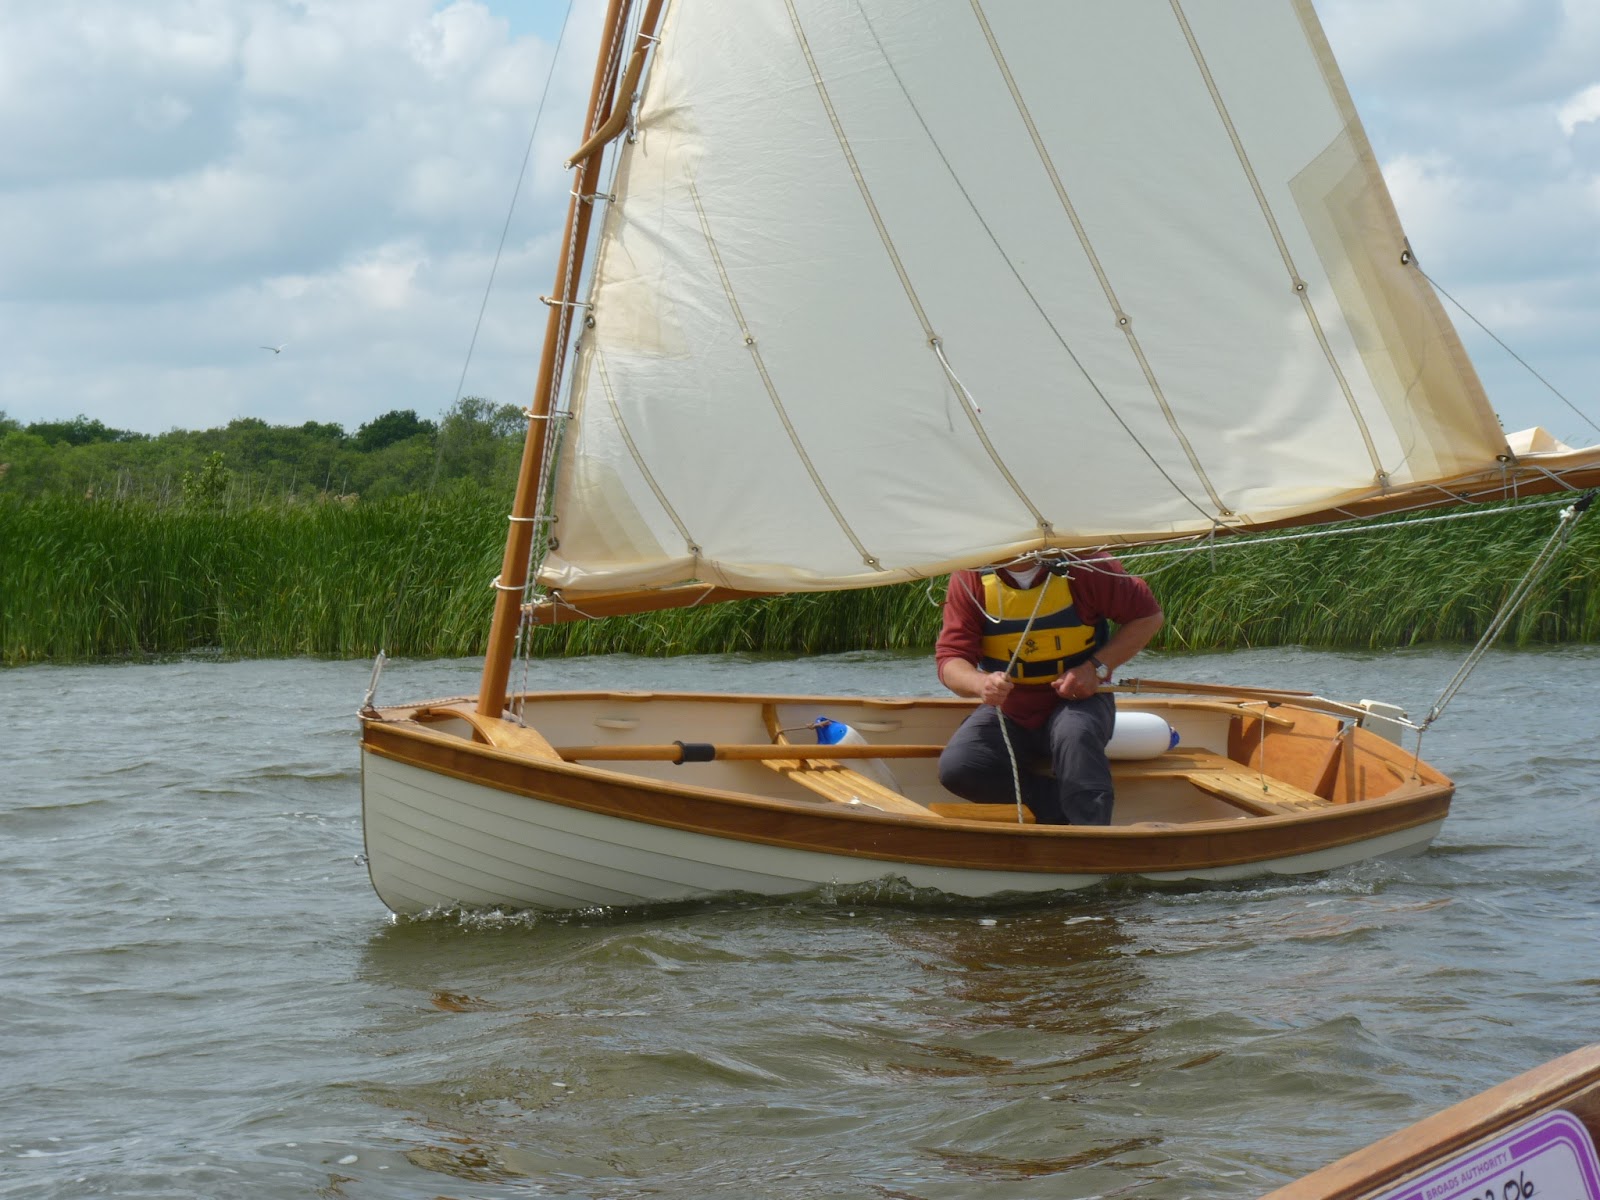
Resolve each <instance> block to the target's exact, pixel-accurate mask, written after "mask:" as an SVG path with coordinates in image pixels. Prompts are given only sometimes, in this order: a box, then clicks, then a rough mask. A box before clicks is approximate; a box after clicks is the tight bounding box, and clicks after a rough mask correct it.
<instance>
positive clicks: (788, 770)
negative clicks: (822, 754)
mask: <svg viewBox="0 0 1600 1200" xmlns="http://www.w3.org/2000/svg"><path fill="white" fill-rule="evenodd" d="M761 718H762V720H763V721H764V722H765V723H766V726H767V732H768V733H769V734H770V735H771V736H772V741H773V748H774V749H776V748H778V747H784V748H786V749H805V750H813V749H822V750H840V749H844V747H841V746H822V747H813V746H805V747H794V746H791V744H790V742H789V735H788V734H786V733H784V732H783V729H782V727H781V726H780V725H779V724H778V712H777V709H776V708H774V707H773V706H772V705H770V704H763V705H762V706H761ZM851 749H859V750H870V749H873V747H866V746H858V747H851ZM935 750H937V748H935ZM760 761H762V762H763V763H765V764H766V765H767V766H768V767H770V768H771V769H772V770H774V771H776V772H777V773H778V774H779V775H782V776H784V777H785V778H786V779H792V780H794V782H796V783H798V784H799V785H800V786H801V787H805V788H809V789H810V790H811V791H813V792H816V793H817V795H819V796H826V797H827V798H828V799H829V800H832V801H833V802H834V803H835V804H850V805H855V804H866V805H870V806H871V807H872V808H876V809H880V810H882V811H883V812H892V813H899V814H901V815H902V816H908V817H921V818H923V819H924V820H934V821H937V820H940V819H942V818H940V817H939V816H938V814H937V813H934V812H930V811H929V810H928V809H927V808H924V807H923V806H922V805H920V804H918V803H917V802H916V801H915V800H911V799H909V798H907V797H905V796H902V795H901V794H900V793H899V792H897V791H894V790H893V789H892V788H887V787H884V786H883V784H881V783H879V782H878V781H877V780H875V779H870V778H868V777H867V776H865V775H863V774H862V773H861V772H860V771H856V770H852V769H851V768H850V766H849V765H848V764H847V763H844V762H841V761H839V760H838V759H836V758H829V759H819V758H802V759H798V760H787V759H774V758H764V759H761V760H760Z"/></svg>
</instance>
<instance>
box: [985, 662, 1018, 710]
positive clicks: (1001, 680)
mask: <svg viewBox="0 0 1600 1200" xmlns="http://www.w3.org/2000/svg"><path fill="white" fill-rule="evenodd" d="M1015 686H1016V684H1014V683H1012V682H1011V680H1010V679H1008V678H1007V677H1006V673H1005V672H1004V671H991V672H989V673H988V674H987V675H985V676H984V677H983V683H982V687H981V689H980V690H979V692H978V699H980V700H982V701H983V702H984V703H985V704H992V705H994V706H995V707H996V708H999V707H1000V706H1001V705H1002V704H1004V703H1005V702H1006V697H1007V696H1009V695H1011V689H1012V688H1013V687H1015Z"/></svg>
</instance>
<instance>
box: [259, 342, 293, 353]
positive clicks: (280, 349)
mask: <svg viewBox="0 0 1600 1200" xmlns="http://www.w3.org/2000/svg"><path fill="white" fill-rule="evenodd" d="M288 344H289V343H288V342H281V343H279V344H278V345H276V346H263V347H261V348H262V349H263V350H271V351H272V352H273V353H274V354H282V353H283V348H284V346H287V345H288Z"/></svg>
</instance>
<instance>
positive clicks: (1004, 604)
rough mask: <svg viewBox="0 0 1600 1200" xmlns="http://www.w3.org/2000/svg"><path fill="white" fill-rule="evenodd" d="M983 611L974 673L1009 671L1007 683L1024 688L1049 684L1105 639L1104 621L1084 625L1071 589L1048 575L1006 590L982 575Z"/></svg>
mask: <svg viewBox="0 0 1600 1200" xmlns="http://www.w3.org/2000/svg"><path fill="white" fill-rule="evenodd" d="M1041 592H1043V595H1042V596H1041V595H1040V593H1041ZM983 611H984V612H985V613H986V614H987V615H988V620H986V621H985V622H984V625H983V643H982V648H981V650H980V654H981V655H982V657H981V658H979V660H978V667H979V669H980V670H983V671H1006V670H1008V669H1009V671H1010V675H1011V678H1012V679H1015V680H1019V681H1021V682H1024V683H1047V682H1049V681H1050V680H1052V679H1054V678H1055V677H1056V676H1057V675H1060V674H1061V673H1062V672H1063V671H1065V670H1066V669H1067V668H1068V667H1075V666H1077V665H1078V664H1079V663H1081V662H1083V661H1085V660H1086V659H1088V658H1089V657H1090V656H1092V655H1093V654H1094V652H1095V651H1096V650H1097V649H1099V648H1100V647H1101V646H1103V645H1105V643H1106V640H1107V638H1108V637H1109V629H1108V627H1107V625H1106V622H1104V621H1099V622H1096V623H1095V624H1093V625H1086V624H1085V623H1084V621H1083V618H1082V617H1080V616H1079V615H1078V606H1077V604H1076V603H1075V602H1074V601H1073V599H1072V587H1071V585H1069V584H1068V583H1067V581H1066V578H1065V577H1063V576H1060V575H1052V574H1051V573H1050V572H1048V571H1046V572H1045V574H1044V576H1043V577H1042V578H1041V579H1039V580H1038V581H1036V582H1035V583H1034V586H1033V587H1030V588H1017V587H1012V586H1011V585H1010V584H1008V583H1006V582H1005V581H1003V580H1002V579H1001V578H1000V576H999V575H998V574H997V573H995V572H993V571H987V572H985V573H984V575H983ZM1012 655H1015V656H1016V663H1015V665H1013V664H1012V661H1011V659H1012Z"/></svg>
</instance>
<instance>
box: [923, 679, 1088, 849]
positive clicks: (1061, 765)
mask: <svg viewBox="0 0 1600 1200" xmlns="http://www.w3.org/2000/svg"><path fill="white" fill-rule="evenodd" d="M1115 718H1116V702H1115V701H1114V700H1113V699H1112V698H1111V696H1110V695H1109V694H1108V693H1106V692H1100V693H1097V694H1096V695H1093V696H1090V697H1089V698H1088V699H1086V700H1063V701H1062V702H1061V703H1060V704H1058V705H1056V709H1055V712H1053V713H1052V714H1051V715H1050V719H1049V720H1048V721H1046V722H1045V723H1044V724H1043V725H1042V726H1040V727H1039V728H1038V729H1024V728H1022V726H1020V725H1018V724H1017V723H1016V722H1015V721H1010V720H1008V721H1006V723H1005V724H1006V734H1008V735H1009V736H1010V739H1011V748H1012V750H1013V752H1014V753H1015V754H1016V757H1017V768H1018V771H1019V772H1020V775H1021V782H1022V802H1023V803H1024V804H1026V805H1027V806H1028V808H1029V809H1030V810H1031V811H1032V812H1033V816H1034V819H1035V820H1036V821H1038V822H1039V823H1040V824H1041V825H1109V824H1111V804H1112V799H1113V797H1112V792H1111V764H1110V762H1109V761H1107V759H1106V743H1107V742H1108V741H1110V740H1111V726H1112V722H1113V721H1114V720H1115ZM1000 721H1001V717H1000V713H999V712H998V711H997V710H996V709H994V708H993V707H991V706H990V705H987V704H980V705H979V706H978V708H977V710H976V711H975V712H974V713H973V714H972V715H971V716H970V717H968V718H967V719H966V720H965V721H963V722H962V723H961V727H960V728H959V729H957V730H956V731H955V733H954V734H953V735H952V736H951V738H950V743H949V745H947V746H946V747H945V748H944V753H943V754H941V755H939V782H940V783H941V784H943V785H944V787H945V790H946V791H949V792H952V793H954V794H955V795H957V796H960V797H961V798H962V799H963V800H968V801H971V802H973V803H975V804H1015V803H1016V801H1017V793H1016V783H1015V782H1014V780H1013V777H1012V773H1011V758H1010V756H1009V755H1008V754H1007V753H1006V744H1005V741H1004V739H1003V737H1002V735H1001V732H1000ZM1044 758H1048V759H1049V760H1050V765H1051V766H1052V768H1053V769H1054V771H1055V778H1054V779H1047V778H1046V777H1045V776H1043V775H1041V774H1039V773H1038V772H1037V771H1034V770H1032V769H1031V767H1032V764H1033V763H1035V762H1036V761H1038V760H1040V759H1044Z"/></svg>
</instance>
